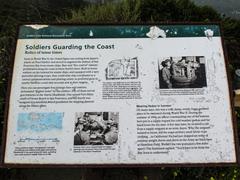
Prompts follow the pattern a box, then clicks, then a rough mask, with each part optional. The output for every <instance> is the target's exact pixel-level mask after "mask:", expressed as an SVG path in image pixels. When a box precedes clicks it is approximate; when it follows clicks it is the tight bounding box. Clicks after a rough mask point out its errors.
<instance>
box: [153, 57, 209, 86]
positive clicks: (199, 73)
mask: <svg viewBox="0 0 240 180" xmlns="http://www.w3.org/2000/svg"><path fill="white" fill-rule="evenodd" d="M158 71H159V87H160V89H173V88H203V87H206V86H207V80H206V68H205V57H204V56H181V57H166V58H160V59H159V61H158Z"/></svg>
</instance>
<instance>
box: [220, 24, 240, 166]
mask: <svg viewBox="0 0 240 180" xmlns="http://www.w3.org/2000/svg"><path fill="white" fill-rule="evenodd" d="M219 28H220V35H221V36H220V37H221V42H222V48H223V53H224V60H225V69H226V74H227V80H228V90H229V96H230V97H229V98H230V106H231V111H232V128H233V136H234V145H235V154H236V155H235V156H236V161H237V162H236V163H237V165H240V155H239V152H240V151H239V138H238V129H237V116H236V114H235V109H234V94H233V83H232V81H231V74H230V70H229V68H228V67H227V66H228V65H229V63H230V61H229V58H228V57H229V56H228V52H227V48H226V44H225V41H224V33H223V28H222V24H221V23H220V24H219Z"/></svg>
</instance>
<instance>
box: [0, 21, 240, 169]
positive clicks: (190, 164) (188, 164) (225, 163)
mask: <svg viewBox="0 0 240 180" xmlns="http://www.w3.org/2000/svg"><path fill="white" fill-rule="evenodd" d="M28 24H29V25H34V24H39V25H44V24H48V25H57V26H64V25H66V26H67V25H75V26H76V25H81V26H91V25H92V26H102V25H115V26H117V25H125V26H128V25H129V26H130V25H218V26H219V29H220V37H221V40H222V48H223V52H224V60H225V68H226V71H227V78H228V83H230V84H229V85H228V87H229V94H230V97H229V98H230V102H233V101H232V99H233V98H232V97H233V94H232V93H230V92H231V89H230V88H231V87H230V85H231V86H232V83H231V81H230V76H229V71H228V69H227V66H226V65H227V59H228V58H227V55H226V52H225V51H226V48H225V46H224V44H223V37H222V35H223V33H222V28H221V27H222V26H221V23H220V22H189V21H183V22H174V21H169V22H166V21H165V22H155V23H154V22H136V23H127V22H126V23H124V22H123V23H55V22H53V23H49V22H48V23H43V22H25V23H19V24H18V26H17V33H16V38H15V48H14V49H13V54H12V58H11V59H12V61H11V62H12V67H11V68H12V69H11V70H10V73H9V81H8V91H7V98H6V105H5V115H4V129H3V144H2V145H3V148H2V149H3V151H2V156H1V164H0V168H1V167H2V168H66V167H68V168H131V167H132V168H134V167H138V168H141V167H142V168H143V167H144V168H150V167H175V168H176V167H228V166H236V165H239V162H240V160H239V158H240V157H239V153H238V152H239V147H238V136H237V126H236V125H237V122H236V116H235V115H234V109H233V107H234V106H233V103H231V107H232V126H233V130H234V138H235V139H234V144H235V152H236V162H219V163H174V164H172V163H169V164H166V163H161V164H150V163H146V164H122V163H119V164H62V163H60V164H14V163H5V162H4V159H5V150H6V142H7V128H8V111H9V109H8V108H9V100H10V92H11V84H12V73H13V70H14V60H15V55H16V46H17V40H18V36H19V30H20V26H22V25H28ZM234 124H235V126H234Z"/></svg>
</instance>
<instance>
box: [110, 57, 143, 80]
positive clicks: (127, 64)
mask: <svg viewBox="0 0 240 180" xmlns="http://www.w3.org/2000/svg"><path fill="white" fill-rule="evenodd" d="M137 78H138V59H137V57H134V58H122V59H117V60H112V61H110V62H109V63H108V67H107V68H106V79H107V80H109V79H114V80H115V79H137Z"/></svg>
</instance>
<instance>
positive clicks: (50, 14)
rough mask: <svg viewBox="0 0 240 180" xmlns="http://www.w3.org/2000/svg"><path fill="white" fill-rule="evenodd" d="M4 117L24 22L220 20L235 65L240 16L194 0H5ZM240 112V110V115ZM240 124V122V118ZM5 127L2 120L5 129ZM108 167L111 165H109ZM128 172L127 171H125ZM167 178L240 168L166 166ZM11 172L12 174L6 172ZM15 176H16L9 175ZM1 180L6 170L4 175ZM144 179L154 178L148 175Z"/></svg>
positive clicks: (1, 15)
mask: <svg viewBox="0 0 240 180" xmlns="http://www.w3.org/2000/svg"><path fill="white" fill-rule="evenodd" d="M0 9H1V11H0V121H1V122H2V121H3V111H4V105H5V98H6V88H7V80H8V73H9V71H10V69H11V67H10V64H11V63H10V62H11V57H12V55H13V49H14V38H15V35H16V27H17V24H18V23H23V22H29V23H32V22H44V23H50V22H68V23H86V22H88V23H100V22H113V23H118V22H122V23H123V22H128V23H129V22H132V23H136V22H161V21H165V22H166V21H168V22H170V21H195V22H216V21H220V22H221V23H222V25H223V30H224V40H225V42H226V47H227V51H228V56H229V60H230V63H231V70H234V68H236V67H239V64H240V21H238V20H234V19H231V18H226V17H221V15H220V14H218V13H217V12H216V11H215V10H214V9H212V8H211V7H208V6H202V7H199V6H196V5H195V4H194V3H192V2H191V1H189V0H123V1H121V2H119V3H111V2H110V3H106V4H103V5H91V4H86V3H83V2H82V1H79V0H78V1H77V0H58V1H54V0H41V1H40V0H21V1H19V0H12V1H5V0H0ZM239 112H240V111H236V114H237V116H238V119H240V115H239V114H240V113H239ZM238 124H240V123H238ZM1 131H2V123H1V127H0V132H1ZM105 171H108V170H105ZM125 172H127V170H126V171H125ZM1 173H2V174H5V175H6V174H11V173H16V172H15V170H0V174H1ZM158 173H159V177H162V179H164V180H167V179H184V180H188V179H189V180H192V179H209V180H215V179H216V180H218V179H226V180H229V179H231V180H237V179H240V169H239V168H238V167H226V168H161V169H160V170H159V169H158ZM6 176H8V175H6ZM9 176H11V175H9ZM0 179H1V175H0ZM144 179H146V180H147V179H149V177H148V176H147V175H146V176H144Z"/></svg>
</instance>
